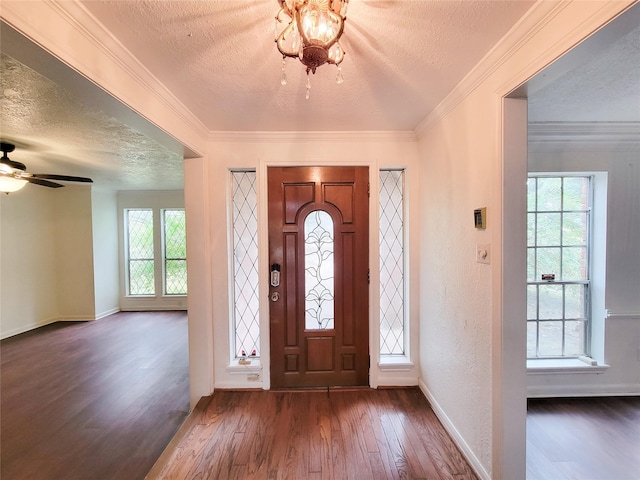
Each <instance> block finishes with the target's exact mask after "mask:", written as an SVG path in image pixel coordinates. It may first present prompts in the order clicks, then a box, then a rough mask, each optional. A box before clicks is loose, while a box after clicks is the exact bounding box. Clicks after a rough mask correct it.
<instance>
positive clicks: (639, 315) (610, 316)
mask: <svg viewBox="0 0 640 480" xmlns="http://www.w3.org/2000/svg"><path fill="white" fill-rule="evenodd" d="M606 313H607V318H606V319H607V320H640V312H612V311H611V310H607V311H606Z"/></svg>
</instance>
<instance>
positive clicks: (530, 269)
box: [527, 248, 536, 282]
mask: <svg viewBox="0 0 640 480" xmlns="http://www.w3.org/2000/svg"><path fill="white" fill-rule="evenodd" d="M535 280H536V249H535V248H529V249H527V281H528V282H534V281H535Z"/></svg>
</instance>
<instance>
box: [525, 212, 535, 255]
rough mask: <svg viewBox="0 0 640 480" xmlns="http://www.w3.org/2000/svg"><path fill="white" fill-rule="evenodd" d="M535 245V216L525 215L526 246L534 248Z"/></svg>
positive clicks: (532, 214) (533, 214) (531, 214)
mask: <svg viewBox="0 0 640 480" xmlns="http://www.w3.org/2000/svg"><path fill="white" fill-rule="evenodd" d="M535 244H536V214H535V213H529V214H527V246H529V247H534V246H535Z"/></svg>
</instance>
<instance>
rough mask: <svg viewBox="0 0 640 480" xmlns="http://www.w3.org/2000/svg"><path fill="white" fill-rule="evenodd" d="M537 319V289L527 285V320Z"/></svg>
mask: <svg viewBox="0 0 640 480" xmlns="http://www.w3.org/2000/svg"><path fill="white" fill-rule="evenodd" d="M537 318H538V287H537V286H536V285H527V320H536V319H537Z"/></svg>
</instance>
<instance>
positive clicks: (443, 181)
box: [418, 1, 630, 480]
mask: <svg viewBox="0 0 640 480" xmlns="http://www.w3.org/2000/svg"><path fill="white" fill-rule="evenodd" d="M629 3H630V2H605V1H602V2H562V3H557V4H556V3H552V2H538V3H537V4H536V5H535V6H534V7H533V8H532V10H531V11H530V12H529V13H528V15H527V16H525V17H524V18H523V19H522V20H521V22H520V23H519V24H518V25H516V27H514V29H512V30H511V31H510V32H509V33H508V34H507V36H506V37H505V38H504V39H503V42H502V43H501V44H500V45H498V46H497V47H496V48H495V49H494V50H493V51H492V52H490V53H489V54H488V55H487V57H486V58H485V59H483V61H482V62H480V64H479V65H478V66H477V68H476V69H475V70H474V71H472V72H470V74H469V75H468V76H467V77H466V78H465V79H464V80H463V81H462V82H461V83H460V85H458V87H456V89H455V90H454V91H453V92H452V93H451V94H450V96H449V97H448V98H447V99H445V101H444V102H443V103H442V104H441V105H439V106H438V108H437V109H436V111H434V112H433V114H432V115H431V116H430V117H428V118H427V119H425V120H424V121H423V123H422V124H421V125H420V126H419V128H418V132H419V133H420V147H419V148H420V153H419V154H420V159H421V162H422V166H421V182H422V200H421V215H422V219H421V225H422V236H421V245H422V248H423V253H422V258H421V270H420V279H421V284H422V286H421V289H420V297H421V317H420V342H421V345H420V367H421V371H422V378H421V386H422V388H423V390H424V391H425V392H426V393H427V395H428V396H429V397H430V399H431V401H432V404H434V405H435V408H436V409H437V410H438V411H439V412H440V415H441V416H442V417H443V418H444V419H445V423H446V424H447V425H448V427H449V431H450V433H451V434H452V435H453V436H454V438H455V439H456V440H457V441H458V443H459V444H460V445H461V446H462V447H463V449H464V450H465V452H467V453H468V454H470V461H471V462H472V464H473V465H474V467H475V468H476V470H477V471H478V473H479V475H480V476H481V478H487V479H488V478H492V479H509V480H511V479H518V478H524V477H525V456H524V451H525V448H526V444H525V438H524V428H523V425H524V420H525V416H526V403H525V398H526V381H525V376H526V371H525V368H524V362H525V359H524V348H519V349H511V348H510V347H509V346H511V345H512V344H513V343H514V342H515V343H518V345H519V344H520V342H521V341H523V339H524V338H525V335H524V330H525V323H524V322H523V321H521V319H519V318H510V317H506V316H505V314H506V313H507V312H512V311H519V309H521V310H522V311H523V312H524V308H522V306H520V307H519V306H518V305H514V300H513V299H512V298H511V296H512V295H511V293H510V291H509V289H510V288H513V289H519V290H517V292H518V295H517V296H518V297H520V296H521V294H520V292H521V291H524V289H525V285H526V278H525V275H523V276H522V277H523V278H522V279H521V282H520V283H513V284H505V283H504V279H506V278H510V277H511V276H512V275H511V273H512V272H513V271H514V269H521V268H522V265H524V264H526V255H524V252H525V250H524V249H523V250H522V252H523V254H522V255H516V256H510V257H505V256H504V253H505V252H508V250H506V249H505V239H506V235H505V231H514V232H516V234H517V235H519V234H521V233H523V232H525V231H526V215H525V213H526V212H525V210H524V209H522V212H520V213H519V214H518V213H517V212H512V211H511V210H512V209H507V208H505V205H511V204H522V205H524V202H522V199H523V198H524V196H525V190H524V184H525V183H524V182H525V181H526V155H522V156H521V158H519V159H518V158H507V157H506V156H505V152H504V150H503V148H504V145H506V141H505V140H506V139H504V138H503V131H504V129H505V127H504V122H505V121H506V120H505V117H504V110H503V100H502V99H503V97H504V96H506V95H507V94H508V93H510V92H511V91H512V90H514V89H515V88H516V87H518V86H519V85H521V84H522V83H524V82H525V81H526V80H527V79H529V78H531V77H532V76H533V75H534V74H536V73H537V72H539V71H540V70H542V69H543V68H544V67H545V66H546V65H548V64H549V63H551V62H552V61H553V60H554V59H555V58H557V57H558V56H559V55H561V54H562V53H564V52H565V51H566V50H567V49H569V48H570V47H572V46H574V45H575V44H577V43H578V42H580V41H581V40H582V39H584V38H585V37H586V36H588V35H589V34H590V33H592V32H593V31H595V30H596V29H597V28H599V27H600V26H601V25H602V24H603V23H605V22H606V21H608V20H609V19H610V18H612V17H613V16H614V15H616V14H617V13H618V12H620V11H622V10H623V9H624V8H625V7H626V6H628V5H629ZM525 128H526V126H525V127H523V129H525ZM503 142H504V143H503ZM507 160H508V161H510V162H515V163H516V164H518V166H519V167H518V168H512V167H511V166H510V165H504V164H503V162H505V161H507ZM512 171H513V172H515V174H512V173H510V172H512ZM512 185H520V186H521V187H520V188H519V189H518V188H516V189H513V190H511V186H512ZM508 195H511V197H509V196H508ZM478 207H487V217H488V219H487V221H488V226H487V229H486V231H476V230H475V229H474V228H473V222H472V218H473V215H472V213H473V209H474V208H478ZM523 238H526V237H524V236H523ZM478 243H487V244H490V250H491V253H490V256H491V265H490V266H486V265H479V264H476V263H475V248H476V245H477V244H478ZM522 318H524V315H522ZM521 347H522V346H521ZM519 350H521V351H522V353H523V355H522V357H518V356H517V355H516V356H514V355H513V353H511V352H517V351H519ZM503 354H504V357H503ZM496 360H497V361H496ZM514 426H515V428H514Z"/></svg>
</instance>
